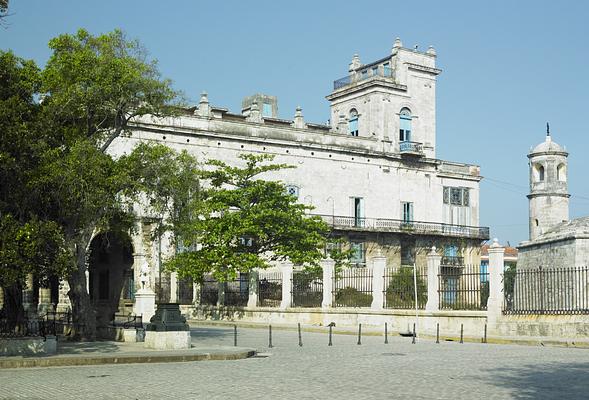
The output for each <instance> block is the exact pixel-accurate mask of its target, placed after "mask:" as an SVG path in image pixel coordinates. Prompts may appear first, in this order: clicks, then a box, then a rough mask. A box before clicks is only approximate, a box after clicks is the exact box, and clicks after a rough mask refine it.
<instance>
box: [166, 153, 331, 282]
mask: <svg viewBox="0 0 589 400" xmlns="http://www.w3.org/2000/svg"><path fill="white" fill-rule="evenodd" d="M240 159H241V160H243V161H244V162H245V167H243V168H240V167H233V166H229V165H227V164H225V163H224V162H221V161H216V160H212V161H209V162H208V165H209V167H210V168H211V169H209V170H206V171H203V172H202V173H201V177H202V178H203V179H204V180H206V182H207V183H208V186H207V187H206V188H204V189H202V191H201V198H200V200H199V201H200V203H199V204H200V210H201V212H200V214H198V215H193V216H192V218H190V219H189V220H188V222H187V223H185V224H180V225H179V229H178V231H177V232H176V233H177V235H178V236H177V237H179V238H180V240H182V241H183V242H184V244H185V245H190V244H193V243H198V247H196V248H192V249H191V250H190V251H186V252H183V253H180V254H177V255H176V256H175V257H174V258H172V259H171V260H169V261H168V262H167V267H168V268H169V269H172V270H176V271H178V273H179V275H180V277H192V278H193V279H195V280H200V279H202V276H203V274H205V273H212V274H213V275H214V276H215V278H216V279H218V280H220V281H225V280H227V279H231V278H234V277H235V276H236V275H237V272H248V271H250V270H251V269H253V268H267V267H268V266H269V262H271V261H277V260H285V259H287V258H288V259H290V260H291V261H292V262H293V263H295V264H304V265H310V266H316V265H317V264H318V261H319V260H320V259H321V258H322V256H323V251H322V250H321V249H322V247H323V243H324V240H325V239H324V238H325V236H326V233H327V231H328V227H327V225H326V224H325V223H324V222H323V221H322V220H321V219H320V218H319V217H311V216H308V215H307V214H306V212H307V211H308V210H309V209H310V207H309V206H306V205H303V204H300V203H297V199H296V198H295V197H293V196H292V195H289V194H288V193H286V190H285V187H284V185H283V184H282V183H280V182H276V181H270V180H264V179H262V176H263V175H264V174H267V173H270V172H274V171H278V170H281V169H284V168H290V167H289V166H287V165H284V164H268V163H266V162H268V161H271V160H272V159H273V157H272V156H269V155H252V154H242V155H241V156H240Z"/></svg>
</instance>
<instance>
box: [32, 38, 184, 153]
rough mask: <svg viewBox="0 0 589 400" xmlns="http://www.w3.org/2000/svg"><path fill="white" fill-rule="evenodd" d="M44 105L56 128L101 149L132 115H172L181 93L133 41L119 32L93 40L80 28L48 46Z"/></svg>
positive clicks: (125, 128) (121, 130) (44, 76)
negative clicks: (66, 128) (73, 130)
mask: <svg viewBox="0 0 589 400" xmlns="http://www.w3.org/2000/svg"><path fill="white" fill-rule="evenodd" d="M49 47H50V48H51V49H52V50H53V54H52V55H51V57H50V58H49V61H48V62H47V66H46V67H45V70H44V71H43V91H44V93H46V94H47V95H48V96H47V98H46V99H45V103H44V106H45V107H46V108H47V109H48V110H50V112H51V113H52V115H53V118H54V119H55V120H56V121H57V123H58V124H59V125H62V126H63V125H67V126H73V127H76V134H81V135H83V137H85V138H88V139H91V140H92V141H93V142H94V143H95V144H98V145H99V146H100V148H101V150H102V151H104V150H105V149H106V148H107V147H108V146H109V145H110V143H111V142H112V140H114V139H115V138H116V137H117V136H118V135H120V134H121V132H124V131H127V130H128V128H129V122H130V121H131V120H132V119H133V118H134V117H136V116H141V115H146V114H150V115H155V116H163V115H170V114H171V113H173V110H174V106H176V105H177V104H179V102H178V97H179V94H178V93H177V92H175V91H174V90H173V89H172V88H171V82H170V81H169V80H167V79H162V78H161V76H160V73H159V71H158V69H157V62H156V61H150V60H148V59H147V56H146V52H145V50H144V49H143V48H142V47H141V45H140V44H139V42H137V41H136V40H129V39H127V38H126V37H125V35H124V33H123V32H122V31H120V30H114V31H113V32H110V33H107V34H103V35H99V36H96V37H95V36H92V35H90V34H89V33H88V32H87V31H85V30H84V29H80V30H79V31H78V32H77V33H76V34H75V35H69V34H64V35H60V36H58V37H56V38H54V39H52V40H51V41H50V42H49Z"/></svg>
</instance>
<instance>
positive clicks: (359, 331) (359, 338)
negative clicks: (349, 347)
mask: <svg viewBox="0 0 589 400" xmlns="http://www.w3.org/2000/svg"><path fill="white" fill-rule="evenodd" d="M357 344H359V345H360V344H362V324H358V343H357Z"/></svg>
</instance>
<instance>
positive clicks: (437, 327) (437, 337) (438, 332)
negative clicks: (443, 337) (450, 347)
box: [436, 322, 440, 343]
mask: <svg viewBox="0 0 589 400" xmlns="http://www.w3.org/2000/svg"><path fill="white" fill-rule="evenodd" d="M436 343H440V323H439V322H438V323H437V324H436Z"/></svg>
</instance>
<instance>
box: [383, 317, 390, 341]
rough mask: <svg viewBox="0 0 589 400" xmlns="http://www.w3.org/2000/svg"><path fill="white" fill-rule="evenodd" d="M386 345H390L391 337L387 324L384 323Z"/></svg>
mask: <svg viewBox="0 0 589 400" xmlns="http://www.w3.org/2000/svg"><path fill="white" fill-rule="evenodd" d="M384 344H389V335H388V332H387V323H386V322H385V323H384Z"/></svg>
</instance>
